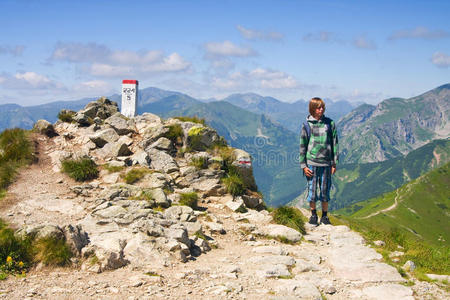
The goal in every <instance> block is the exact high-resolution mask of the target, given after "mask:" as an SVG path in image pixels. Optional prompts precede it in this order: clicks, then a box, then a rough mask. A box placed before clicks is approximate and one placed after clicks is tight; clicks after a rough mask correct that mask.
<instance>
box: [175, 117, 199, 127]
mask: <svg viewBox="0 0 450 300" xmlns="http://www.w3.org/2000/svg"><path fill="white" fill-rule="evenodd" d="M174 119H178V120H180V121H182V122H192V123H198V124H202V125H204V126H206V122H205V119H201V118H199V117H197V116H194V117H175V118H174Z"/></svg>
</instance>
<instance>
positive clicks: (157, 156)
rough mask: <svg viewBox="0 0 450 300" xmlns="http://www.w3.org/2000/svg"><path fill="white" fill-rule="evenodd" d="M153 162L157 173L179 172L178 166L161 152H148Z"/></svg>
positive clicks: (153, 150) (152, 164)
mask: <svg viewBox="0 0 450 300" xmlns="http://www.w3.org/2000/svg"><path fill="white" fill-rule="evenodd" d="M147 153H148V155H149V156H150V160H151V163H150V165H151V167H152V168H153V169H155V170H157V171H163V172H165V173H170V172H173V171H177V170H178V165H177V163H176V162H175V160H174V159H173V157H172V156H170V155H169V154H167V153H165V152H163V151H159V150H156V149H151V150H149V151H148V152H147Z"/></svg>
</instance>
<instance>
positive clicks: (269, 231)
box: [261, 224, 302, 243]
mask: <svg viewBox="0 0 450 300" xmlns="http://www.w3.org/2000/svg"><path fill="white" fill-rule="evenodd" d="M261 232H262V233H263V234H264V235H269V236H273V237H282V238H286V239H287V240H289V241H291V242H294V243H295V242H298V241H300V240H301V238H302V234H301V233H300V232H298V231H297V230H295V229H292V228H290V227H287V226H284V225H277V224H269V225H266V226H264V227H263V228H262V229H261Z"/></svg>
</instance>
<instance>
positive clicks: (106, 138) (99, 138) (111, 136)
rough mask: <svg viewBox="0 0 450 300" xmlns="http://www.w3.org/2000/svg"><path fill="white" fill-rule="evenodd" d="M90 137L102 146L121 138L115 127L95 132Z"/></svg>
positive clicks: (98, 145)
mask: <svg viewBox="0 0 450 300" xmlns="http://www.w3.org/2000/svg"><path fill="white" fill-rule="evenodd" d="M89 139H90V140H91V141H92V142H94V144H95V145H96V146H97V147H99V148H102V147H103V146H105V145H106V144H107V143H113V142H116V141H117V140H119V135H118V134H117V132H116V131H115V130H114V129H112V128H106V129H103V130H99V131H97V132H95V133H94V134H92V135H91V136H89Z"/></svg>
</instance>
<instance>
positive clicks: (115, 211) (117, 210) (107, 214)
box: [93, 205, 127, 218]
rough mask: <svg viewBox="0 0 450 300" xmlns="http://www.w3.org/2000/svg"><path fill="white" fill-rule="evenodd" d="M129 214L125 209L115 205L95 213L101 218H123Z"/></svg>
mask: <svg viewBox="0 0 450 300" xmlns="http://www.w3.org/2000/svg"><path fill="white" fill-rule="evenodd" d="M126 213H127V211H126V209H124V208H123V207H120V206H117V205H113V206H109V207H107V208H104V209H99V210H96V211H94V212H93V214H94V215H96V216H99V217H101V218H121V217H123V216H124V215H125V214H126Z"/></svg>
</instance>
